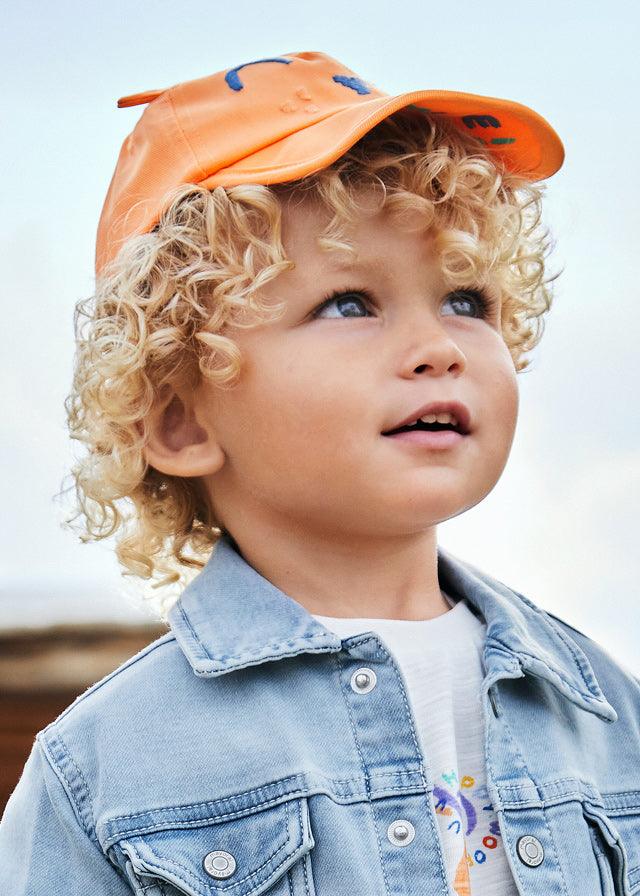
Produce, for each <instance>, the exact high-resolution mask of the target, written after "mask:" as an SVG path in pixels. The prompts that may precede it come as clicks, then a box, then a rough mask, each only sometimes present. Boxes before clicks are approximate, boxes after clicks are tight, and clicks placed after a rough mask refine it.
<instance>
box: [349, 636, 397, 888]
mask: <svg viewBox="0 0 640 896" xmlns="http://www.w3.org/2000/svg"><path fill="white" fill-rule="evenodd" d="M366 640H371V639H366ZM335 663H336V665H337V667H338V687H339V688H340V693H341V694H342V698H343V700H344V703H345V706H346V709H347V716H348V718H349V724H350V725H351V732H352V734H353V740H354V743H355V745H356V750H357V751H358V756H359V757H360V767H361V768H362V773H363V775H364V780H365V787H366V792H367V801H368V803H369V805H370V806H371V811H372V814H373V829H374V831H375V835H376V845H377V847H378V858H379V860H380V868H381V870H382V878H383V880H384V888H385V891H386V893H387V896H391V891H390V890H389V881H388V879H387V869H386V866H385V861H384V855H383V852H382V845H381V843H380V832H379V830H378V823H377V820H376V810H375V807H374V806H373V802H372V800H371V787H370V782H369V772H368V769H367V765H366V763H365V761H364V756H363V755H362V750H361V748H360V741H359V740H358V732H357V730H356V726H355V725H354V723H353V718H352V715H351V707H350V706H349V701H348V700H347V698H346V695H345V692H344V689H343V687H342V681H341V679H342V672H343V665H342V662H341V661H340V655H339V654H338V653H337V654H336V655H335Z"/></svg>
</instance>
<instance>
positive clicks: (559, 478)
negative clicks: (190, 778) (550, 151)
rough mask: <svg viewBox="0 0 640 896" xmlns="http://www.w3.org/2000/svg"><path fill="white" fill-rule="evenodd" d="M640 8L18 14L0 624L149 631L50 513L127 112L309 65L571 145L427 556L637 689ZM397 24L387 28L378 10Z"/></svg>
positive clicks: (5, 234)
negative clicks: (538, 261) (537, 336)
mask: <svg viewBox="0 0 640 896" xmlns="http://www.w3.org/2000/svg"><path fill="white" fill-rule="evenodd" d="M637 10H638V6H637V4H635V3H632V2H628V3H621V2H612V3H609V4H607V6H606V8H605V6H604V4H602V3H601V2H597V3H596V2H582V3H581V4H573V3H572V4H569V3H565V4H558V3H557V2H556V3H550V2H545V0H539V2H536V3H535V4H533V3H528V4H523V3H519V4H514V3H512V2H496V0H489V2H484V3H483V4H478V3H476V2H473V3H472V2H467V0H465V2H457V3H449V4H433V3H429V2H424V0H416V2H415V3H407V2H404V3H400V4H389V3H386V2H385V3H383V2H379V0H372V2H370V3H367V4H364V3H357V2H356V3H350V4H344V3H341V2H340V3H339V2H334V0H328V2H327V0H325V2H323V4H322V6H321V7H320V6H318V7H317V8H314V7H313V6H303V5H301V4H300V3H299V0H296V2H292V3H284V2H281V0H274V2H271V3H269V4H263V3H257V2H255V0H252V2H247V0H236V2H234V3H232V4H226V3H225V4H223V3H216V2H210V3H204V2H190V0H185V2H181V3H180V4H176V3H173V2H172V3H168V2H164V0H155V2H153V3H151V2H140V3H131V2H127V3H120V2H118V3H113V2H112V3H108V4H103V3H100V4H98V3H96V2H84V3H79V2H78V3H70V2H65V0H62V2H57V3H55V4H44V3H38V4H36V3H33V2H30V0H26V2H22V3H20V4H11V5H10V6H9V7H8V8H7V9H6V11H5V13H4V15H3V28H2V36H1V37H0V49H1V50H2V52H1V53H0V67H1V68H2V85H3V90H2V98H1V99H0V103H1V105H2V121H3V129H2V130H3V139H2V148H1V149H0V153H2V156H3V158H2V163H3V164H2V170H3V173H4V176H3V185H2V205H3V211H2V215H1V216H0V228H1V231H2V232H1V239H0V253H1V257H2V274H3V276H2V286H1V291H2V292H1V301H2V304H3V319H4V320H5V321H6V324H5V328H4V334H5V335H4V340H3V341H4V345H3V351H2V353H1V355H0V372H1V375H2V384H3V390H2V395H3V399H4V408H3V410H4V413H3V414H2V417H1V424H0V426H1V430H0V446H1V447H0V455H1V461H2V470H3V474H4V475H3V476H2V478H1V483H2V485H1V488H2V494H1V498H2V509H3V513H2V517H1V519H2V529H3V531H2V538H1V539H0V542H1V556H0V628H2V627H3V628H7V627H12V626H16V625H29V626H31V625H39V624H45V623H50V622H58V621H69V620H76V621H86V620H98V619H113V620H120V621H132V622H133V621H140V620H143V619H146V620H149V619H150V617H149V614H148V612H147V611H143V610H141V609H139V608H137V603H136V594H137V593H138V592H137V591H136V589H135V587H134V586H133V585H132V584H131V582H127V581H126V580H123V579H122V577H121V574H120V570H119V568H118V565H117V562H116V559H115V555H114V554H113V544H112V543H109V542H106V543H102V544H99V545H95V544H90V545H82V544H80V543H79V541H78V539H77V537H76V536H75V535H74V534H73V533H71V532H69V531H67V530H65V529H64V528H63V527H62V525H61V524H62V520H63V518H64V517H65V516H66V515H68V513H69V510H70V507H71V505H70V503H69V501H68V500H67V501H66V502H65V501H64V500H62V499H56V498H54V495H55V494H56V493H57V492H58V491H59V490H60V488H61V486H62V484H63V480H65V484H68V482H69V480H68V479H65V477H67V475H68V471H69V467H70V464H71V462H72V457H73V452H74V451H77V450H78V448H77V447H76V446H73V447H72V444H71V442H70V440H69V437H68V434H67V431H66V424H65V416H64V408H63V401H64V398H65V396H66V395H67V393H68V389H69V387H70V383H71V373H72V362H73V323H72V318H73V307H74V304H75V302H76V301H77V300H78V299H80V298H84V297H86V296H88V295H90V294H91V293H92V291H93V282H94V281H93V260H94V248H95V231H96V227H97V223H98V218H99V214H100V210H101V207H102V203H103V200H104V197H105V194H106V191H107V187H108V185H109V181H110V179H111V175H112V172H113V168H114V166H115V162H116V159H117V156H118V152H119V150H120V146H121V144H122V141H123V140H124V138H125V137H126V136H127V134H128V133H129V132H130V131H131V130H132V129H133V127H134V125H135V123H136V121H137V119H138V117H139V115H140V114H141V112H142V109H143V107H134V108H130V109H117V108H116V100H117V98H118V97H120V96H123V95H126V94H130V93H137V92H140V91H143V90H147V89H154V88H164V87H168V86H171V85H172V84H175V83H177V82H179V81H185V80H190V79H192V78H196V77H201V76H204V75H207V74H211V73H212V72H215V71H219V70H221V69H225V68H232V67H234V66H236V65H239V64H241V63H242V62H248V61H250V60H253V59H259V58H263V57H266V56H272V55H278V54H283V53H287V52H297V51H303V50H321V51H323V52H325V53H328V54H329V55H331V56H333V57H335V58H337V59H339V60H341V61H342V62H343V63H344V64H345V65H346V66H348V67H349V68H351V69H353V70H354V71H355V72H357V73H358V74H359V75H360V76H361V77H362V78H364V79H365V80H367V81H371V82H373V83H374V84H376V85H377V86H378V87H380V88H381V89H382V90H385V91H386V92H388V93H400V92H406V91H410V90H416V89H431V88H434V89H449V90H461V91H467V92H470V93H478V94H484V95H487V96H496V97H504V98H507V99H514V100H517V101H519V102H521V103H524V104H526V105H529V106H531V107H532V108H534V109H535V110H536V111H537V112H539V113H541V114H542V115H543V116H544V117H545V118H547V119H548V120H549V121H550V122H551V124H552V125H553V126H554V127H555V129H556V130H557V131H558V133H559V135H560V137H561V138H562V140H563V142H564V145H565V149H566V161H565V164H564V167H563V168H562V169H561V171H560V172H559V173H558V174H556V175H555V176H554V177H553V178H551V179H550V180H549V182H548V186H547V200H546V203H547V204H546V222H547V224H548V226H549V227H550V228H551V230H552V233H553V235H554V238H555V241H556V249H555V251H554V253H553V256H552V258H551V259H550V269H553V270H562V274H561V276H560V277H559V279H558V281H557V283H556V287H555V302H554V306H553V309H552V311H551V313H550V314H549V315H548V316H547V318H546V330H545V335H544V337H543V339H542V342H541V344H540V345H539V346H538V348H537V349H535V350H534V352H533V356H532V357H533V361H532V364H531V367H530V369H529V370H528V371H527V372H525V373H523V374H520V375H519V377H518V381H519V384H520V395H521V399H520V414H519V422H518V429H517V433H516V437H515V440H514V444H513V448H512V452H511V457H510V459H509V462H508V464H507V467H506V470H505V472H504V473H503V475H502V477H501V479H500V481H499V482H498V484H497V485H496V487H495V488H494V489H493V491H492V492H491V493H490V494H489V495H488V496H487V497H486V498H485V499H484V501H482V502H481V503H480V504H479V505H477V506H476V507H475V508H473V509H471V510H469V511H467V512H466V513H464V514H462V515H461V516H459V517H456V518H454V519H453V520H450V521H447V522H446V523H443V524H441V525H440V527H439V530H438V539H439V542H440V544H442V545H443V546H444V547H445V548H448V549H449V550H450V551H452V552H453V553H454V554H456V555H457V556H459V557H461V558H462V559H466V560H468V561H470V562H472V563H474V564H476V565H478V566H480V567H481V568H483V569H484V570H486V571H487V572H489V573H490V574H492V575H494V576H496V577H497V578H499V579H500V580H501V581H503V582H506V583H507V584H509V585H510V586H511V587H513V588H514V589H515V590H517V591H520V592H521V593H523V594H526V595H527V596H528V597H529V598H530V599H532V600H533V601H534V602H535V603H537V604H538V605H539V606H541V607H542V608H544V609H547V610H549V611H550V612H553V613H554V614H556V615H558V616H560V617H561V618H562V619H564V620H565V621H567V622H569V623H570V624H571V625H574V626H575V627H577V628H579V629H580V630H581V631H584V632H585V633H586V634H588V635H590V636H591V637H593V638H595V639H596V640H598V641H599V642H600V643H601V644H602V645H603V646H605V648H606V649H608V650H609V651H610V652H611V653H613V654H614V655H615V656H616V657H617V658H618V659H619V660H621V661H622V662H624V663H625V664H626V665H627V666H628V667H629V668H631V669H633V670H634V671H635V672H636V673H637V672H640V651H639V650H638V642H639V633H640V596H639V594H638V585H637V582H638V579H639V578H640V576H639V573H640V562H639V559H638V556H639V552H638V548H637V544H638V534H639V532H638V524H637V519H638V512H639V510H640V427H639V425H638V388H639V384H640V362H639V360H638V359H639V356H640V353H639V351H638V339H639V336H640V325H639V320H640V315H639V299H640V289H639V286H638V275H637V271H636V266H637V259H638V247H637V242H638V235H639V233H640V227H639V225H640V212H639V207H640V173H639V171H640V114H639V113H638V111H637V109H638V102H639V101H638V87H640V79H639V78H638V65H637V58H638V50H637V48H638V43H639V41H640V18H639V13H638V11H637ZM391 11H393V17H392V15H391Z"/></svg>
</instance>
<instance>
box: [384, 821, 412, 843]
mask: <svg viewBox="0 0 640 896" xmlns="http://www.w3.org/2000/svg"><path fill="white" fill-rule="evenodd" d="M415 835H416V829H415V828H414V826H413V825H412V824H411V822H410V821H407V819H406V818H396V820H395V821H392V822H391V824H390V825H389V827H388V828H387V837H388V839H389V840H390V841H391V843H393V845H394V846H408V845H409V844H410V843H411V841H412V840H413V838H414V837H415Z"/></svg>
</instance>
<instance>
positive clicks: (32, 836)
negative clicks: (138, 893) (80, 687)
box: [0, 738, 132, 896]
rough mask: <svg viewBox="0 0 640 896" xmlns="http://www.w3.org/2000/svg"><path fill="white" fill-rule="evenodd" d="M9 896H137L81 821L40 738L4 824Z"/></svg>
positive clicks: (4, 888) (2, 855) (0, 868)
mask: <svg viewBox="0 0 640 896" xmlns="http://www.w3.org/2000/svg"><path fill="white" fill-rule="evenodd" d="M0 893H2V894H3V896H52V894H58V893H60V894H61V893H64V894H65V896H87V894H89V893H90V894H91V896H131V893H132V889H131V888H130V887H129V885H128V884H127V883H126V881H125V879H124V877H122V876H121V875H120V874H119V872H118V871H117V870H116V868H115V866H114V865H112V864H111V863H110V862H109V860H108V858H107V857H106V856H105V854H104V853H103V852H102V850H101V849H100V846H99V844H98V843H97V842H96V841H95V840H93V839H92V838H91V837H90V836H89V835H88V834H87V833H86V831H85V830H84V827H83V826H81V824H80V823H79V821H78V817H77V813H76V811H75V809H74V806H73V805H72V803H71V801H70V797H69V796H68V795H67V791H66V790H65V788H64V786H63V784H62V782H61V780H60V778H59V777H58V774H56V772H55V771H54V770H53V768H52V766H51V764H50V762H49V760H48V758H47V755H46V753H45V751H44V749H43V747H42V745H41V743H40V741H39V739H38V738H36V740H35V742H34V744H33V747H32V749H31V753H30V755H29V758H28V759H27V762H26V763H25V766H24V769H23V771H22V775H21V777H20V780H19V781H18V784H17V786H16V788H15V790H14V791H13V793H12V794H11V796H10V797H9V801H8V803H7V806H6V808H5V811H4V814H3V816H2V821H1V822H0Z"/></svg>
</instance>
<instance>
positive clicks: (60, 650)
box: [0, 623, 169, 814]
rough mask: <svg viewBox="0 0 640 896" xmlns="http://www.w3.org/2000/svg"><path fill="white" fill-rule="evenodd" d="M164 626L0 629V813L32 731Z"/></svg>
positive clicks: (164, 630)
mask: <svg viewBox="0 0 640 896" xmlns="http://www.w3.org/2000/svg"><path fill="white" fill-rule="evenodd" d="M168 630H169V629H168V627H167V626H164V625H162V624H160V623H155V624H154V623H151V624H146V625H136V626H133V625H112V624H108V623H107V624H100V625H95V624H87V625H56V626H52V627H50V628H43V629H5V630H2V631H0V814H2V812H3V811H4V807H5V805H6V803H7V800H8V798H9V795H10V794H11V792H12V791H13V789H14V788H15V786H16V784H17V783H18V779H19V778H20V775H21V774H22V769H23V767H24V764H25V762H26V760H27V757H28V756H29V753H30V752H31V747H32V745H33V740H34V737H35V735H36V733H37V732H38V731H40V730H41V729H42V728H44V727H45V726H46V725H48V724H49V722H51V721H52V720H53V719H55V718H56V716H57V715H59V713H60V712H62V710H63V709H65V708H66V707H67V706H69V704H70V703H72V702H73V701H74V700H75V698H76V697H77V696H78V695H79V694H81V693H83V692H84V691H86V689H87V688H88V687H90V686H91V685H92V684H95V682H96V681H99V680H100V679H101V678H103V677H104V676H105V675H107V674H108V673H109V672H112V671H113V670H114V669H116V668H117V667H118V666H119V665H120V664H121V663H123V662H124V661H125V660H127V659H129V657H131V656H133V655H134V654H135V653H137V652H138V651H139V650H142V648H143V647H145V646H146V645H147V644H150V643H151V641H154V640H155V639H156V638H159V637H160V636H161V635H164V634H166V633H167V631H168Z"/></svg>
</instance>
